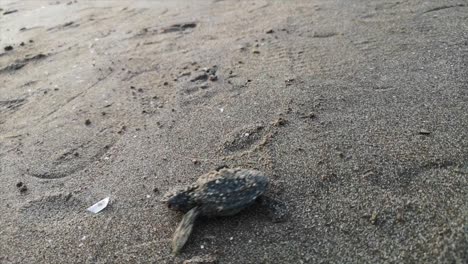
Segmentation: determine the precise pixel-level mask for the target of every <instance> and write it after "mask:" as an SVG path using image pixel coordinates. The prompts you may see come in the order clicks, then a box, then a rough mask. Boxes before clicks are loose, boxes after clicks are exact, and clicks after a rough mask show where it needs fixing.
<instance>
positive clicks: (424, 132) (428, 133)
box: [418, 129, 431, 136]
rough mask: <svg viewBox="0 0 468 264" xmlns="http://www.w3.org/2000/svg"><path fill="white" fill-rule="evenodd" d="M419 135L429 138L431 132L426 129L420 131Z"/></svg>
mask: <svg viewBox="0 0 468 264" xmlns="http://www.w3.org/2000/svg"><path fill="white" fill-rule="evenodd" d="M418 134H420V135H426V136H427V135H430V134H431V132H430V131H429V130H426V129H421V130H419V132H418Z"/></svg>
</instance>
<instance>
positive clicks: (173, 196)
mask: <svg viewBox="0 0 468 264" xmlns="http://www.w3.org/2000/svg"><path fill="white" fill-rule="evenodd" d="M192 190H193V188H186V189H183V190H178V191H175V192H170V193H167V194H166V195H165V196H164V199H163V202H164V203H166V205H167V207H169V209H171V210H176V211H182V212H187V211H189V210H190V209H192V208H193V207H195V205H196V204H195V201H194V199H193V193H192Z"/></svg>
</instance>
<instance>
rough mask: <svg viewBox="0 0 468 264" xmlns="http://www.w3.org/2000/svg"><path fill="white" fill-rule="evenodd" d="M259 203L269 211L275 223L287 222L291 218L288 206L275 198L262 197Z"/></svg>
mask: <svg viewBox="0 0 468 264" xmlns="http://www.w3.org/2000/svg"><path fill="white" fill-rule="evenodd" d="M258 201H259V202H260V204H261V205H262V207H264V208H265V209H266V210H267V211H268V215H269V217H270V218H271V220H272V221H273V222H274V223H280V222H285V221H287V220H288V217H289V210H288V208H287V206H286V204H285V203H284V202H282V201H279V200H276V199H274V198H271V197H268V196H265V195H262V196H260V197H259V198H258Z"/></svg>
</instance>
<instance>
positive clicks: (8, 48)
mask: <svg viewBox="0 0 468 264" xmlns="http://www.w3.org/2000/svg"><path fill="white" fill-rule="evenodd" d="M3 49H4V50H5V51H10V50H13V46H11V45H8V46H6V47H5V48H3Z"/></svg>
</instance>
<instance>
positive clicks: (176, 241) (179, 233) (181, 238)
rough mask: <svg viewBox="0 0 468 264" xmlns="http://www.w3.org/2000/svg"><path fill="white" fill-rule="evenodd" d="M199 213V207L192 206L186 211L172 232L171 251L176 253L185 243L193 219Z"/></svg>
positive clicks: (190, 231)
mask: <svg viewBox="0 0 468 264" xmlns="http://www.w3.org/2000/svg"><path fill="white" fill-rule="evenodd" d="M199 214H200V208H199V207H198V206H197V207H194V208H192V209H191V210H190V211H188V212H187V213H186V214H185V215H184V217H183V218H182V221H181V222H180V224H179V225H178V226H177V229H176V231H175V233H174V237H173V238H172V253H173V254H174V255H177V254H178V253H179V252H180V250H181V249H182V248H183V247H184V245H185V243H187V240H188V239H189V237H190V234H191V233H192V229H193V225H194V224H195V220H196V219H197V217H198V215H199Z"/></svg>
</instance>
